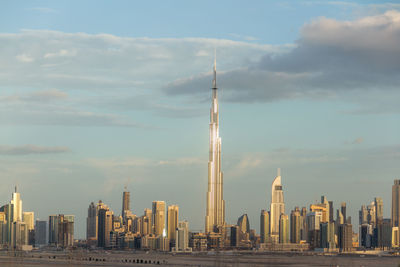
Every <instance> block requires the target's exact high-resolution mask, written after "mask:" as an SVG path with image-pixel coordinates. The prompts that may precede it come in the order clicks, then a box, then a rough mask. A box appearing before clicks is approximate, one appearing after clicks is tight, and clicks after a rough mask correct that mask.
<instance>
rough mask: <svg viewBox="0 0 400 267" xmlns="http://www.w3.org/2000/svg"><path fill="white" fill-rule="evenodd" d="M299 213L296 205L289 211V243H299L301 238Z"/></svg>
mask: <svg viewBox="0 0 400 267" xmlns="http://www.w3.org/2000/svg"><path fill="white" fill-rule="evenodd" d="M301 226H302V221H301V215H300V209H299V207H296V208H295V209H294V210H292V212H291V213H290V242H291V243H296V244H298V243H300V240H301Z"/></svg>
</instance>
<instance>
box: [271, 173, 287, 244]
mask: <svg viewBox="0 0 400 267" xmlns="http://www.w3.org/2000/svg"><path fill="white" fill-rule="evenodd" d="M271 190H272V192H271V223H270V226H271V231H270V233H271V238H272V241H275V242H277V241H278V239H279V221H280V216H281V214H284V213H285V202H284V199H283V190H282V184H281V169H278V174H277V176H276V177H275V179H274V182H273V183H272V188H271Z"/></svg>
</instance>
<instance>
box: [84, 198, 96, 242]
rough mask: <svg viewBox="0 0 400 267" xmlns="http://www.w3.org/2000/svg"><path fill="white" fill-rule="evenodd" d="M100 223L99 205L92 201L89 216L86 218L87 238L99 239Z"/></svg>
mask: <svg viewBox="0 0 400 267" xmlns="http://www.w3.org/2000/svg"><path fill="white" fill-rule="evenodd" d="M97 224H98V214H97V207H96V205H95V204H94V203H93V202H92V203H90V205H89V208H88V216H87V218H86V240H87V241H88V242H89V240H97V229H98V228H97V226H98V225H97Z"/></svg>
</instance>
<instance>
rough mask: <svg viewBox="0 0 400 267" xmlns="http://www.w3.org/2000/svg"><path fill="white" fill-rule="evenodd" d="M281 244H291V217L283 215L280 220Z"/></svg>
mask: <svg viewBox="0 0 400 267" xmlns="http://www.w3.org/2000/svg"><path fill="white" fill-rule="evenodd" d="M279 243H282V244H287V243H289V216H288V215H286V214H283V213H282V214H281V217H280V218H279Z"/></svg>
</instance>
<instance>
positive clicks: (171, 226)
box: [167, 205, 179, 247]
mask: <svg viewBox="0 0 400 267" xmlns="http://www.w3.org/2000/svg"><path fill="white" fill-rule="evenodd" d="M178 220H179V207H178V206H177V205H170V206H168V211H167V228H168V231H167V236H168V238H169V240H170V242H171V247H175V242H176V228H177V227H178Z"/></svg>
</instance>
